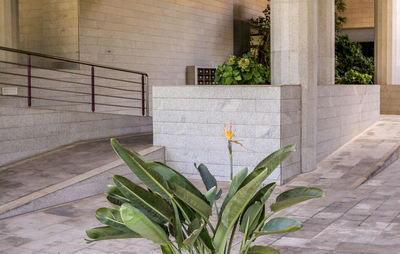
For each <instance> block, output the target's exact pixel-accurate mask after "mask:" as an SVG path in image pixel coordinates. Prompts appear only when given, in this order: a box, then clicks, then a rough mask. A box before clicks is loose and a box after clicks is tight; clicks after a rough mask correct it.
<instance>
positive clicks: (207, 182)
mask: <svg viewBox="0 0 400 254" xmlns="http://www.w3.org/2000/svg"><path fill="white" fill-rule="evenodd" d="M194 167H195V168H196V169H197V171H199V174H200V176H201V179H202V180H203V183H204V186H205V187H206V189H207V191H209V190H211V188H212V187H214V186H215V187H216V188H217V189H218V182H217V180H216V179H215V177H214V176H213V175H212V174H211V173H210V171H209V170H208V168H207V166H206V165H204V164H203V163H201V164H200V165H199V166H198V167H197V165H196V163H195V164H194ZM221 195H222V189H220V190H219V191H218V193H217V195H216V197H215V200H218V199H219V198H220V197H221Z"/></svg>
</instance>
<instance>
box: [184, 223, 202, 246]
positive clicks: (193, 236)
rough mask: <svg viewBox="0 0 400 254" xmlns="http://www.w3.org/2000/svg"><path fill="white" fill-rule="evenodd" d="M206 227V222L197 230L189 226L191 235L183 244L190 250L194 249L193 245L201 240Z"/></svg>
mask: <svg viewBox="0 0 400 254" xmlns="http://www.w3.org/2000/svg"><path fill="white" fill-rule="evenodd" d="M204 226H205V223H204V222H202V223H201V224H200V225H198V226H197V227H196V228H195V227H193V226H192V227H190V226H189V233H190V235H189V236H188V237H187V238H186V239H185V241H184V242H183V244H184V245H186V246H189V247H190V248H193V245H194V243H195V242H196V240H197V239H198V238H199V235H200V233H201V231H202V230H203V228H204Z"/></svg>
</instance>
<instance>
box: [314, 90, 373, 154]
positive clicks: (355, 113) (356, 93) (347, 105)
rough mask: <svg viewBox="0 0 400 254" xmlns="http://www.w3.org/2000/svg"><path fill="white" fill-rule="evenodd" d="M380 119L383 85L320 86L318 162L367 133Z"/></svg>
mask: <svg viewBox="0 0 400 254" xmlns="http://www.w3.org/2000/svg"><path fill="white" fill-rule="evenodd" d="M379 117H380V86H376V85H322V86H318V132H317V140H318V143H317V159H318V161H320V160H322V159H323V158H324V157H325V156H327V155H329V154H330V153H332V152H333V151H335V150H336V149H338V148H339V147H340V146H342V145H344V144H345V143H346V142H348V141H350V140H351V139H352V138H354V137H355V136H357V135H358V134H360V133H361V132H363V131H364V130H365V129H367V128H368V127H369V126H371V125H372V124H373V123H375V122H376V121H378V120H379Z"/></svg>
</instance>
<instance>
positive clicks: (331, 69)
mask: <svg viewBox="0 0 400 254" xmlns="http://www.w3.org/2000/svg"><path fill="white" fill-rule="evenodd" d="M331 84H335V2H334V0H324V1H318V85H331Z"/></svg>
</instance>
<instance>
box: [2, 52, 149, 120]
mask: <svg viewBox="0 0 400 254" xmlns="http://www.w3.org/2000/svg"><path fill="white" fill-rule="evenodd" d="M0 51H8V52H13V53H18V54H24V55H26V56H27V63H26V64H21V63H17V62H10V61H2V60H0V63H5V64H10V65H17V66H24V67H27V74H19V73H13V72H4V71H0V73H1V74H7V75H15V76H20V77H21V76H22V77H27V86H26V87H27V96H21V95H13V96H12V97H21V98H27V99H28V106H29V107H31V106H32V99H40V100H50V101H60V102H70V103H82V104H91V110H92V112H94V111H95V106H96V104H97V105H104V106H112V107H126V108H139V109H140V108H141V109H142V115H143V116H144V115H149V98H148V96H149V93H148V92H149V91H148V88H149V87H148V74H147V73H144V72H139V71H133V70H128V69H124V68H118V67H113V66H107V65H102V64H95V63H90V62H85V61H80V60H74V59H68V58H64V57H58V56H52V55H47V54H42V53H37V52H32V51H26V50H20V49H15V48H8V47H4V46H0ZM32 56H37V57H41V58H45V59H52V60H58V61H62V62H69V63H75V64H81V65H86V66H89V67H90V74H82V73H74V72H72V71H63V70H57V69H50V68H43V67H38V66H33V65H32V63H31V57H32ZM32 67H33V68H38V69H44V70H51V71H56V72H64V73H69V74H76V75H83V76H86V77H90V84H88V83H84V82H76V81H67V80H63V79H55V78H50V77H43V76H34V75H32ZM95 68H101V69H109V70H112V71H119V72H126V73H131V74H135V75H140V76H141V80H140V82H139V81H133V80H126V79H119V78H114V77H113V78H112V77H105V76H100V75H99V76H95ZM95 78H100V79H106V80H113V81H120V82H129V83H134V84H141V89H140V90H132V89H126V88H118V87H111V86H104V85H97V84H95ZM32 79H43V80H50V81H55V82H63V83H70V84H76V85H83V86H90V88H91V91H90V93H88V92H79V91H71V90H64V89H57V88H46V87H40V86H32ZM2 84H6V85H15V86H18V87H23V85H20V84H12V83H7V82H2ZM146 85H147V93H146ZM96 87H100V88H106V89H114V90H120V91H127V92H139V93H141V96H137V97H140V98H132V97H125V96H116V95H107V94H101V93H95V88H96ZM32 88H35V89H42V90H49V91H55V92H66V93H74V94H84V95H91V102H87V101H70V100H65V99H50V98H44V97H33V96H32ZM146 95H147V97H146ZM9 96H10V95H9ZM96 96H101V97H110V98H119V99H130V100H134V101H141V102H142V103H141V104H142V105H141V107H134V106H133V107H132V106H124V105H119V104H109V103H98V102H97V103H96V102H95V98H96Z"/></svg>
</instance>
